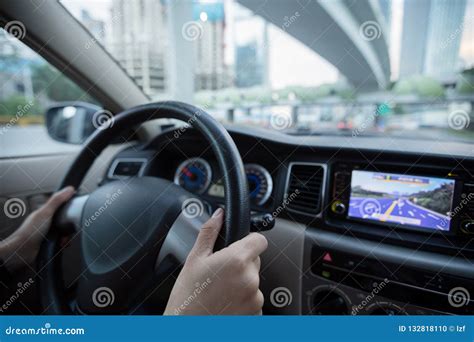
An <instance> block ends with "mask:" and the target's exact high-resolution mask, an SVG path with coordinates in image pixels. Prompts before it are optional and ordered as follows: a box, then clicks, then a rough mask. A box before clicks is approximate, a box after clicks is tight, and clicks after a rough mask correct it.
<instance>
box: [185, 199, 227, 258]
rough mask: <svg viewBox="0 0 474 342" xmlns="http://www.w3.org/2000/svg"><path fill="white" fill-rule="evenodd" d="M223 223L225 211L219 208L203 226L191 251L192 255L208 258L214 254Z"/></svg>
mask: <svg viewBox="0 0 474 342" xmlns="http://www.w3.org/2000/svg"><path fill="white" fill-rule="evenodd" d="M223 222H224V210H223V209H221V208H219V209H217V210H216V211H215V212H214V214H212V217H211V218H210V219H209V220H208V221H207V222H206V223H204V224H203V225H202V227H201V231H200V232H199V235H198V237H197V239H196V242H195V243H194V246H193V249H192V250H191V254H192V255H200V256H208V255H211V254H212V251H213V249H214V244H215V243H216V240H217V237H218V236H219V232H220V231H221V228H222V224H223Z"/></svg>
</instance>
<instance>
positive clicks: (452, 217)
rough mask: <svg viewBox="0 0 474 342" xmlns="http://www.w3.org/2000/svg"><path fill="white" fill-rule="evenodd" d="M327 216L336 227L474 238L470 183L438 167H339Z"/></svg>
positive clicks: (467, 178)
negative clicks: (363, 227) (351, 226)
mask: <svg viewBox="0 0 474 342" xmlns="http://www.w3.org/2000/svg"><path fill="white" fill-rule="evenodd" d="M331 182H332V185H331V192H330V194H329V195H330V204H329V207H328V209H329V210H328V217H329V218H331V219H333V221H334V222H336V223H339V224H349V225H354V226H356V227H357V226H360V225H363V226H365V227H370V229H372V231H373V232H380V231H383V229H389V230H391V231H397V232H400V231H412V232H418V233H421V234H428V235H433V234H442V235H445V236H449V237H458V238H460V240H465V241H467V240H468V239H471V238H472V237H474V179H472V178H471V177H470V175H469V173H468V172H467V171H464V170H458V171H451V170H448V169H443V168H442V167H439V168H438V167H430V168H427V167H415V166H412V165H400V164H393V165H387V164H384V165H383V166H381V165H365V164H361V163H346V162H345V163H337V164H335V165H334V167H333V172H332V178H331Z"/></svg>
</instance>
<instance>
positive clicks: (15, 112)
mask: <svg viewBox="0 0 474 342" xmlns="http://www.w3.org/2000/svg"><path fill="white" fill-rule="evenodd" d="M42 113H43V108H41V106H40V105H39V104H38V103H37V102H36V101H34V100H28V99H27V98H25V97H23V96H19V95H16V96H11V97H9V98H7V99H5V100H3V101H0V115H2V116H11V117H15V116H17V117H24V116H31V115H42Z"/></svg>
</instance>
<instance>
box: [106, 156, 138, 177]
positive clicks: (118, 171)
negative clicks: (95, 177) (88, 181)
mask: <svg viewBox="0 0 474 342" xmlns="http://www.w3.org/2000/svg"><path fill="white" fill-rule="evenodd" d="M146 163H147V160H146V159H144V158H117V159H115V160H114V162H113V163H112V166H111V167H110V169H109V174H108V177H109V178H114V179H117V178H127V177H140V176H142V175H143V171H144V170H145V166H146Z"/></svg>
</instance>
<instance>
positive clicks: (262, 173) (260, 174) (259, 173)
mask: <svg viewBox="0 0 474 342" xmlns="http://www.w3.org/2000/svg"><path fill="white" fill-rule="evenodd" d="M245 173H246V174H247V182H248V183H249V193H250V199H251V201H252V202H253V203H255V204H257V205H262V204H264V203H265V202H266V201H267V200H268V198H270V195H271V194H272V190H273V180H272V176H271V175H270V173H269V172H268V171H267V170H266V169H265V168H264V167H262V166H260V165H258V164H246V165H245Z"/></svg>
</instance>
